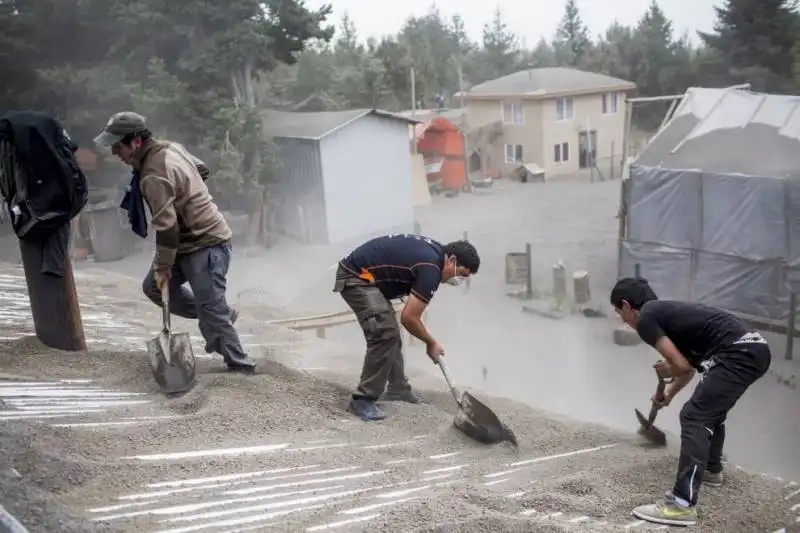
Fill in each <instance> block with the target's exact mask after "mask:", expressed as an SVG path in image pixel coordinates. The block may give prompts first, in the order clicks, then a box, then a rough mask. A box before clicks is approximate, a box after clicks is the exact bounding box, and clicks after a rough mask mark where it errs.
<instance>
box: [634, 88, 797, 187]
mask: <svg viewBox="0 0 800 533" xmlns="http://www.w3.org/2000/svg"><path fill="white" fill-rule="evenodd" d="M798 108H800V97H797V96H787V95H775V94H763V93H754V92H751V91H746V90H742V89H705V88H692V89H689V91H687V93H686V96H685V97H684V99H683V101H682V102H681V104H680V106H679V107H678V108H677V109H676V111H675V114H674V115H673V117H672V118H671V119H670V121H669V122H668V123H667V125H666V126H665V127H664V128H662V130H661V131H659V132H658V134H656V136H655V137H653V139H652V140H651V142H650V144H648V145H647V147H646V148H645V149H644V150H643V151H642V153H641V154H640V155H639V156H638V157H637V158H636V159H635V160H634V161H633V163H632V164H633V165H636V166H645V167H661V168H669V169H696V170H703V171H707V172H718V173H730V174H744V175H753V176H761V177H774V178H798V177H800V157H798V154H800V112H799V111H798Z"/></svg>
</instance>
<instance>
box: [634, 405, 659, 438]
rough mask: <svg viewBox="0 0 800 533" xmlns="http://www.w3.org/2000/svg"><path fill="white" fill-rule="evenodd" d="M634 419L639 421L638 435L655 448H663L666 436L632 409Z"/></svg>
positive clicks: (636, 410) (639, 412)
mask: <svg viewBox="0 0 800 533" xmlns="http://www.w3.org/2000/svg"><path fill="white" fill-rule="evenodd" d="M634 411H635V412H636V418H638V419H639V435H642V436H643V437H644V438H646V439H647V440H648V441H650V442H651V443H653V444H655V445H656V446H665V445H666V444H667V435H666V434H665V433H664V432H663V431H661V430H660V429H658V428H657V427H655V426H654V425H653V423H652V422H650V421H649V420H648V419H647V418H645V416H644V415H643V414H642V413H641V411H639V410H638V409H634Z"/></svg>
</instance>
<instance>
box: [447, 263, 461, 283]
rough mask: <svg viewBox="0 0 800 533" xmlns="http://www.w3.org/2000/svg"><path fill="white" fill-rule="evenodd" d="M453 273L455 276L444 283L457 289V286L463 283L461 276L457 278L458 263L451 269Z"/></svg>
mask: <svg viewBox="0 0 800 533" xmlns="http://www.w3.org/2000/svg"><path fill="white" fill-rule="evenodd" d="M453 272H454V273H455V275H454V276H453V277H452V278H450V279H448V280H447V281H446V282H445V283H447V284H448V285H451V286H453V287H458V286H459V285H461V284H462V283H464V277H463V276H459V275H458V274H457V273H458V263H456V264H455V266H454V267H453Z"/></svg>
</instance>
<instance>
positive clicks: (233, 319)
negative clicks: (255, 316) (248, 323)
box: [205, 307, 239, 353]
mask: <svg viewBox="0 0 800 533" xmlns="http://www.w3.org/2000/svg"><path fill="white" fill-rule="evenodd" d="M238 319H239V311H237V310H236V309H234V308H233V307H231V324H236V320H238ZM205 350H206V353H215V352H217V353H218V352H219V350H218V349H217V348H216V347H214V346H213V345H212V344H211V343H210V342H207V343H206V346H205Z"/></svg>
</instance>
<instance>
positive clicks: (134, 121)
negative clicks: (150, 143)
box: [94, 111, 147, 146]
mask: <svg viewBox="0 0 800 533" xmlns="http://www.w3.org/2000/svg"><path fill="white" fill-rule="evenodd" d="M146 130H147V120H146V119H145V118H144V117H143V116H142V115H140V114H138V113H134V112H132V111H121V112H119V113H116V114H115V115H113V116H112V117H111V118H110V119H108V123H107V124H106V127H105V128H103V131H102V132H101V133H100V135H98V136H97V137H95V138H94V142H95V143H96V144H99V145H102V146H111V145H114V144H116V143H118V142H120V141H121V140H122V139H123V138H125V136H127V135H131V134H135V133H142V132H144V131H146Z"/></svg>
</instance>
